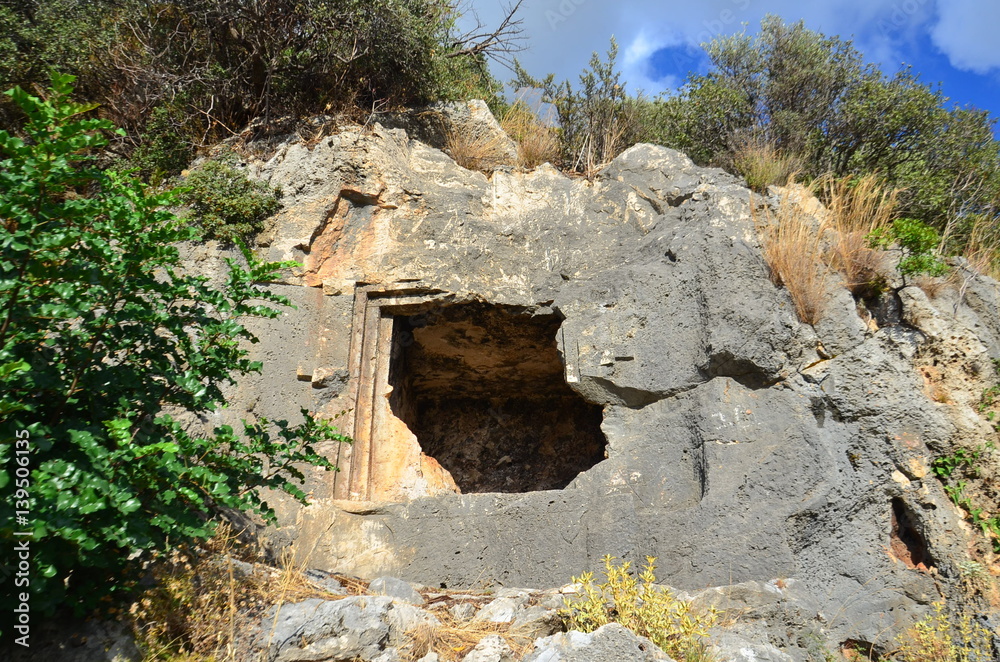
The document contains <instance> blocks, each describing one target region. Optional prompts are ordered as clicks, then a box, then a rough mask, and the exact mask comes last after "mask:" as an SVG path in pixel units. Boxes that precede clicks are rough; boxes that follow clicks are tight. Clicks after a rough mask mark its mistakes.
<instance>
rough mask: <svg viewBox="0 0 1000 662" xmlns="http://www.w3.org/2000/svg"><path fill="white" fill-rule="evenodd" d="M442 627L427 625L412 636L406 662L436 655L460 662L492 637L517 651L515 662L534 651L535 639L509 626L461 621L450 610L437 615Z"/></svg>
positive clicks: (443, 659)
mask: <svg viewBox="0 0 1000 662" xmlns="http://www.w3.org/2000/svg"><path fill="white" fill-rule="evenodd" d="M434 616H435V617H437V619H438V621H439V622H440V624H439V625H433V624H424V625H421V626H420V627H419V628H417V629H416V630H413V631H412V632H409V633H408V634H409V637H410V641H409V642H407V644H406V645H404V646H403V648H402V650H401V651H400V652H401V654H402V655H403V659H405V660H408V661H410V660H419V659H420V658H421V657H423V656H424V655H427V654H428V653H431V652H433V653H437V655H438V659H440V660H442V661H443V662H455V661H457V660H461V659H462V658H464V657H465V656H466V655H468V654H469V651H471V650H472V649H473V648H475V647H476V644H478V643H479V642H480V641H482V640H483V639H485V638H486V637H488V636H490V635H494V634H495V635H499V636H500V637H502V638H503V640H504V641H506V642H507V645H508V646H510V648H511V650H513V651H514V656H515V658H516V659H519V660H520V659H521V658H523V657H524V656H525V655H527V654H528V652H529V651H530V650H531V648H532V645H533V643H534V639H533V638H532V637H531V636H530V635H529V634H528V633H526V632H522V631H519V630H518V629H517V628H514V627H513V626H512V625H511V624H510V623H491V622H489V621H474V620H467V621H459V620H456V619H455V618H454V617H453V616H452V615H451V613H450V612H448V611H447V610H440V611H435V612H434Z"/></svg>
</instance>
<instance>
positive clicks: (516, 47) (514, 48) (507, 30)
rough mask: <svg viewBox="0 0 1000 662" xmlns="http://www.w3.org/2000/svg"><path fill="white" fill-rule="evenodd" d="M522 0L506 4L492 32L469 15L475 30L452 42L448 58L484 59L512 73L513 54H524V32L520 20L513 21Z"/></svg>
mask: <svg viewBox="0 0 1000 662" xmlns="http://www.w3.org/2000/svg"><path fill="white" fill-rule="evenodd" d="M523 3H524V0H517V2H515V3H514V4H508V5H507V7H506V8H505V10H504V11H505V15H504V18H503V20H502V21H501V22H500V25H499V26H497V28H496V29H495V30H490V29H489V28H487V27H486V26H485V25H483V22H482V21H480V20H479V16H477V15H476V14H475V12H473V16H474V17H475V19H476V27H474V28H472V29H471V30H468V31H467V32H465V33H464V34H461V35H458V36H457V37H455V40H454V42H452V48H453V49H454V50H453V51H451V52H450V53H448V57H472V56H476V55H484V56H486V57H487V58H490V59H492V60H494V61H496V62H499V63H501V64H503V65H504V66H506V67H507V68H508V69H513V54H514V53H519V52H521V51H523V50H524V48H525V47H524V44H523V42H524V36H523V32H524V28H523V27H522V25H521V24H522V23H523V21H522V19H521V18H519V17H517V12H518V11H519V10H520V8H521V5H522V4H523Z"/></svg>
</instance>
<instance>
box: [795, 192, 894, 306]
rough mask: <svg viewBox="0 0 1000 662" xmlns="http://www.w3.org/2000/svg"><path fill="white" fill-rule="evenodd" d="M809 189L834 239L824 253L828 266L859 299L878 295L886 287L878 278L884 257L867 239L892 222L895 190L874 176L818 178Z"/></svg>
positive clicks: (881, 278)
mask: <svg viewBox="0 0 1000 662" xmlns="http://www.w3.org/2000/svg"><path fill="white" fill-rule="evenodd" d="M813 189H814V190H815V191H816V192H817V195H819V197H820V198H821V199H822V201H823V203H824V204H825V205H826V208H827V210H828V211H829V212H830V214H829V223H830V227H831V229H832V230H834V238H833V241H832V244H831V246H830V250H829V252H828V253H827V259H828V261H829V263H830V266H831V267H833V268H834V269H837V270H838V271H839V272H840V273H841V274H842V275H843V276H844V281H845V285H846V286H847V289H849V290H850V291H851V293H852V294H853V295H854V296H856V297H859V298H869V297H872V296H876V295H878V294H880V293H881V292H882V291H883V290H884V289H885V287H886V285H885V277H884V276H883V275H882V271H883V269H884V262H885V256H884V254H883V253H882V252H881V251H879V250H876V249H875V248H873V247H872V246H871V243H870V241H869V239H868V238H869V236H870V235H871V234H872V233H873V232H880V231H882V229H883V228H885V227H886V226H888V225H889V224H890V223H892V220H893V218H894V216H895V213H896V206H897V199H898V196H899V191H898V190H895V189H887V188H885V186H884V185H883V183H882V182H881V180H880V179H879V178H878V177H877V176H876V175H874V174H868V175H863V176H861V177H852V178H837V177H834V176H832V175H827V176H825V177H821V178H820V179H818V180H816V181H815V182H814V183H813Z"/></svg>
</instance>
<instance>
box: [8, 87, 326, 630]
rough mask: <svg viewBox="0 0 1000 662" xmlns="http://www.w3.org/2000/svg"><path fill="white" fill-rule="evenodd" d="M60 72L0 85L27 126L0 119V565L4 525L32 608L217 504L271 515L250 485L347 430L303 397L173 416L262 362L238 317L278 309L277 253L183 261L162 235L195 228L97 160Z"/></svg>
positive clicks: (95, 589) (121, 562)
mask: <svg viewBox="0 0 1000 662" xmlns="http://www.w3.org/2000/svg"><path fill="white" fill-rule="evenodd" d="M72 80H73V78H72V77H71V76H64V75H54V76H53V88H52V91H51V92H50V93H49V95H48V98H47V99H45V100H43V99H40V98H38V97H35V96H32V95H30V94H28V93H27V92H25V91H23V90H21V89H20V88H15V89H13V90H11V91H10V92H8V93H7V94H8V95H9V97H10V98H11V99H12V100H13V101H14V102H15V103H16V104H17V105H18V106H19V107H20V108H22V109H23V111H24V112H25V114H26V115H27V117H28V119H27V122H26V124H25V126H24V134H25V138H24V139H22V138H19V137H15V136H13V135H11V134H10V133H8V132H6V131H0V159H2V161H0V222H2V227H0V439H2V444H0V487H4V494H5V498H4V499H3V500H2V501H0V538H2V539H3V541H4V543H3V552H2V554H3V560H4V563H5V565H8V567H9V566H10V565H11V563H10V561H11V557H10V555H11V554H12V553H13V552H12V550H13V549H14V537H13V536H14V532H15V531H22V532H24V531H27V532H30V533H31V534H32V535H31V541H32V548H31V549H32V552H31V564H32V572H31V575H30V577H31V591H32V596H33V598H32V603H31V609H32V612H33V613H34V612H44V611H51V610H52V609H54V608H55V607H57V606H59V605H60V604H68V605H73V606H75V607H77V608H78V609H83V608H87V607H90V606H93V604H94V603H95V600H97V599H99V598H101V597H102V596H106V595H107V594H108V593H110V592H112V591H114V590H116V589H119V588H125V587H127V586H128V581H127V577H128V571H130V570H136V569H137V568H138V567H139V565H140V564H141V563H142V562H143V561H146V560H148V559H149V558H150V555H152V554H154V553H155V552H157V551H158V550H163V549H165V548H167V547H168V545H176V544H181V543H184V542H190V541H195V540H198V539H202V538H204V537H206V536H208V535H210V533H211V531H212V529H213V523H212V521H211V520H210V516H211V515H212V513H213V512H215V511H216V509H218V508H230V509H238V510H251V511H256V512H257V513H260V514H262V515H264V516H265V517H267V516H270V515H272V514H273V513H272V510H271V508H270V507H269V505H268V504H267V503H266V502H265V501H263V499H262V497H261V493H260V492H259V490H260V489H265V488H266V489H274V490H281V491H284V492H286V493H288V494H290V495H292V496H293V497H295V498H297V499H300V500H304V499H305V497H306V495H305V494H304V493H303V491H302V489H301V488H300V487H299V486H298V485H297V482H301V481H302V480H303V474H302V472H301V468H300V467H301V466H302V465H305V464H308V465H315V466H318V467H323V468H325V469H331V468H332V465H331V464H330V462H329V461H328V460H327V459H326V458H325V457H324V456H322V455H320V454H319V453H318V452H317V450H316V447H315V444H317V443H319V442H323V441H343V440H345V437H342V436H341V435H339V434H337V433H336V432H335V430H334V429H333V428H332V427H330V425H329V424H328V423H326V422H323V421H319V420H316V419H314V418H312V417H311V416H310V415H309V414H308V412H303V414H304V422H303V423H301V424H300V425H295V426H293V425H290V424H288V423H286V422H278V423H276V424H273V425H272V424H271V423H269V422H268V421H265V420H259V421H257V422H256V423H254V424H251V425H246V426H245V429H244V430H241V431H234V430H233V429H231V428H230V427H226V426H223V427H219V428H216V429H215V430H214V432H213V433H212V434H203V433H199V432H197V431H196V430H197V428H196V427H192V426H189V425H186V424H185V420H191V419H192V415H193V416H194V417H197V416H199V415H204V414H207V413H209V412H212V411H215V410H218V409H219V408H220V407H222V406H224V404H225V399H224V397H223V391H222V388H223V386H224V385H226V384H231V383H234V381H235V379H236V378H237V377H238V376H239V375H243V374H247V373H251V372H255V371H259V370H260V367H261V366H260V364H259V363H256V362H254V361H251V360H250V358H249V357H248V353H247V350H246V348H245V345H246V343H248V342H256V338H254V337H253V335H252V334H251V333H250V332H249V331H248V330H247V329H246V328H244V326H242V324H241V323H240V320H241V319H243V318H246V317H264V318H273V317H275V316H276V315H278V311H277V310H276V309H275V308H273V307H272V305H274V304H285V303H287V301H286V300H285V299H284V298H283V297H280V296H277V295H275V294H273V293H271V292H269V291H268V290H266V289H263V288H261V287H259V286H258V285H257V283H259V282H262V281H267V280H268V279H271V278H273V275H274V271H275V269H276V268H278V267H281V266H283V265H280V264H275V263H267V264H265V263H260V262H258V261H256V260H255V259H254V258H253V256H252V255H251V254H250V253H249V251H245V255H244V264H243V265H242V266H241V265H240V264H237V263H236V261H230V272H229V275H228V279H227V281H226V283H225V284H224V285H223V286H221V287H213V286H212V285H211V284H210V283H209V282H208V281H207V279H205V278H203V277H196V276H192V275H188V274H186V273H184V271H183V269H182V268H181V264H180V258H179V253H178V249H177V247H176V243H177V242H179V241H183V240H187V239H191V238H193V237H195V236H196V232H195V230H194V229H193V228H191V227H189V226H187V225H185V224H184V223H182V222H181V221H179V220H178V219H177V218H176V217H174V216H173V215H172V214H170V213H169V212H168V211H166V210H165V209H164V207H165V206H169V205H172V204H175V203H176V199H175V197H174V195H173V194H171V193H156V194H153V193H150V192H149V191H147V190H146V189H145V187H144V186H143V185H141V184H140V183H139V182H138V181H137V180H135V179H133V178H131V177H129V176H127V175H121V174H118V173H115V172H111V171H101V170H100V169H98V168H97V167H96V163H95V161H96V159H97V157H98V154H99V150H101V149H102V148H103V147H104V146H105V144H106V142H107V139H106V138H105V137H104V135H103V133H102V132H106V131H109V130H111V129H112V127H111V125H110V124H109V123H108V122H107V121H104V120H99V119H92V118H89V117H88V111H90V110H92V108H93V107H92V106H91V105H81V104H77V103H73V102H72V101H70V99H69V95H70V93H71V85H72ZM25 436H27V438H28V440H29V443H30V454H29V455H28V456H27V457H28V466H29V468H30V472H31V473H30V479H27V480H25V479H23V477H22V476H16V478H15V472H14V466H13V464H12V461H13V452H12V451H13V449H12V446H13V441H14V440H15V439H22V438H24V437H25ZM12 496H13V497H14V498H11V497H12ZM15 508H16V509H17V510H22V511H26V514H25V515H22V516H23V517H24V518H25V519H24V520H21V521H18V520H16V519H15V512H14V510H15ZM4 586H5V590H6V591H14V590H15V589H14V588H13V585H12V583H11V582H5V584H4ZM20 590H24V589H20ZM10 598H11V595H10V594H9V593H6V592H5V594H4V595H3V596H2V602H4V603H5V604H4V609H5V611H6V612H7V613H11V612H10V604H9V601H10Z"/></svg>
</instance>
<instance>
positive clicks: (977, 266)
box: [962, 216, 1000, 280]
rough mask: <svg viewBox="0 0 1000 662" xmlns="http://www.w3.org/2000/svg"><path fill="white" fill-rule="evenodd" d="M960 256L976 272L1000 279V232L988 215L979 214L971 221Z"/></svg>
mask: <svg viewBox="0 0 1000 662" xmlns="http://www.w3.org/2000/svg"><path fill="white" fill-rule="evenodd" d="M962 257H964V258H965V259H966V260H968V261H969V268H970V269H972V270H973V271H975V272H976V273H980V274H983V275H984V276H989V277H990V278H993V279H995V280H1000V233H998V231H997V228H996V225H995V224H994V223H992V222H990V219H989V218H988V217H986V216H979V217H976V218H975V220H974V221H973V223H972V229H971V230H970V231H969V238H968V241H967V242H966V244H965V248H964V250H963V252H962Z"/></svg>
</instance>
